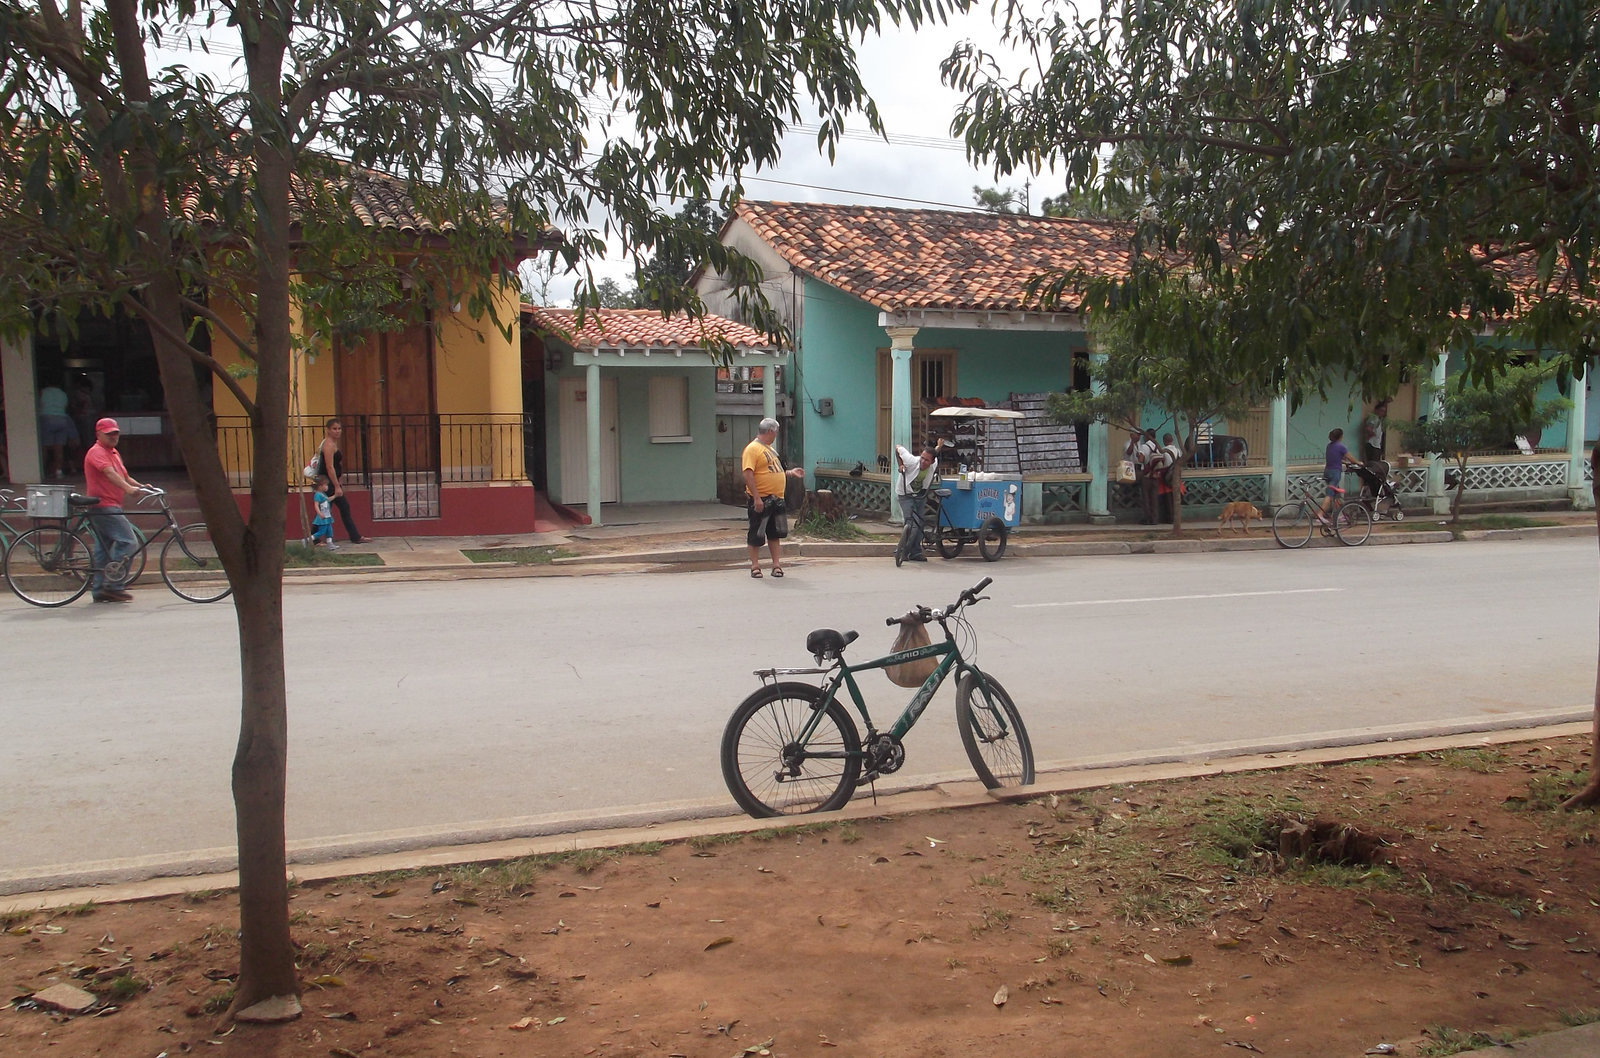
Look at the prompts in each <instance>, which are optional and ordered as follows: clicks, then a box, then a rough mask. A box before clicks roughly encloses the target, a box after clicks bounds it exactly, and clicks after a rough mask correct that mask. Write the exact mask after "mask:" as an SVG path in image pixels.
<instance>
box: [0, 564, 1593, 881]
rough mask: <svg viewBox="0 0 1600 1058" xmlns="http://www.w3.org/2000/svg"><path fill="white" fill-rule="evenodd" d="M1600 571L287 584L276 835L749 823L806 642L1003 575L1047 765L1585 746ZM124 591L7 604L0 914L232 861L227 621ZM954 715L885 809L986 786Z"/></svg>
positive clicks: (966, 570) (233, 703) (1000, 620)
mask: <svg viewBox="0 0 1600 1058" xmlns="http://www.w3.org/2000/svg"><path fill="white" fill-rule="evenodd" d="M1594 546H1595V545H1594V541H1593V540H1588V539H1572V540H1557V541H1549V542H1528V541H1519V542H1505V543H1460V544H1451V545H1419V546H1406V547H1366V548H1360V549H1343V548H1329V549H1312V550H1308V551H1305V552H1299V553H1289V552H1282V551H1263V552H1238V553H1216V554H1206V555H1188V556H1181V555H1171V556H1137V557H1109V558H1076V559H1074V558H1058V559H1043V558H1041V559H1027V560H1023V559H1007V560H1005V561H1002V562H1001V563H999V564H995V565H989V564H985V563H982V562H980V561H978V560H976V559H973V560H968V559H965V558H963V559H961V560H958V561H956V562H952V563H940V562H938V561H937V560H936V561H935V562H933V563H931V564H930V565H928V566H927V567H923V568H908V569H905V570H901V571H897V570H895V569H894V568H893V567H892V566H891V565H890V564H889V563H888V562H887V561H864V560H833V561H829V560H811V561H807V562H804V563H797V564H795V565H794V566H793V567H792V572H791V575H790V576H789V577H788V578H786V579H785V580H783V581H781V582H780V581H774V580H771V579H767V580H764V581H762V582H759V583H756V582H752V581H750V580H749V579H748V578H747V577H746V576H745V575H744V574H743V572H742V571H740V570H724V571H716V572H682V573H675V574H668V575H644V574H627V573H621V574H606V575H593V576H585V577H574V578H539V579H525V580H489V581H462V582H453V583H451V582H446V583H439V582H433V583H402V584H368V585H356V584H339V585H321V586H299V585H294V586H291V587H290V588H289V589H288V591H287V596H286V613H287V622H288V627H287V632H286V637H287V640H288V645H289V651H290V655H291V657H290V677H289V682H290V736H291V747H290V765H289V784H290V796H289V816H288V818H289V832H290V838H291V842H292V843H296V844H300V845H304V846H308V847H317V846H340V847H343V846H351V847H360V848H381V847H393V846H396V845H402V844H404V843H406V842H407V841H414V840H416V839H417V838H419V837H422V836H437V835H439V834H448V833H456V832H464V831H471V832H474V833H478V834H482V835H488V834H493V833H506V834H509V833H513V832H523V833H527V832H539V831H541V830H546V831H547V830H549V829H550V828H551V827H552V826H555V825H558V824H559V821H560V817H563V816H565V817H570V818H580V819H592V818H594V817H595V816H597V815H612V814H617V813H623V814H625V813H626V811H627V810H628V809H629V807H630V806H644V805H652V806H657V805H660V804H662V803H664V802H672V803H674V805H675V810H677V811H683V812H693V811H697V810H703V809H704V806H705V805H707V804H710V805H716V806H726V807H728V808H730V809H731V807H732V806H731V802H730V801H729V800H728V798H727V796H726V793H725V792H724V790H723V787H722V782H721V777H720V774H719V772H718V767H717V745H718V739H719V737H720V734H721V729H722V724H723V722H724V720H725V719H726V717H727V715H728V713H729V712H730V711H731V709H732V707H733V705H734V704H735V703H736V702H737V701H738V700H739V699H740V698H741V697H743V696H744V695H745V694H746V693H748V692H749V691H750V690H751V689H752V687H753V686H754V680H753V678H752V677H751V676H750V670H751V669H753V668H756V667H758V666H761V665H765V664H774V663H776V664H801V663H804V661H805V660H806V659H805V656H804V651H803V649H802V646H803V642H804V638H805V634H806V632H808V631H809V630H810V629H812V628H815V627H819V626H824V625H837V626H839V627H843V628H856V629H858V630H860V631H861V633H862V636H863V643H864V644H865V646H866V647H868V648H887V646H888V642H889V639H890V632H889V630H887V629H885V628H884V626H883V618H884V617H886V616H889V615H891V614H893V613H897V612H899V611H901V610H903V609H904V608H905V606H906V605H907V604H909V603H912V602H926V603H940V602H943V601H945V600H947V599H948V598H949V597H951V596H953V595H954V594H955V593H956V591H958V590H959V589H960V588H961V587H964V586H966V585H969V584H971V583H973V582H975V581H976V580H977V579H978V578H979V577H981V576H983V575H985V574H992V575H994V576H995V578H996V583H995V585H994V586H993V588H992V589H991V593H992V595H993V601H991V602H986V603H984V604H982V605H981V606H979V607H978V608H977V609H976V610H975V612H974V615H973V616H974V618H975V623H976V626H977V631H978V633H979V637H980V639H979V648H980V653H979V658H980V662H981V663H982V664H983V665H984V666H985V667H986V668H988V669H990V670H991V671H993V672H995V673H996V674H998V675H999V676H1000V677H1001V678H1002V679H1003V681H1004V682H1005V683H1006V685H1007V687H1008V688H1009V689H1010V690H1011V692H1012V696H1013V697H1014V698H1015V699H1016V700H1017V702H1018V703H1019V705H1020V707H1021V710H1022V712H1023V715H1024V717H1025V718H1026V720H1027V721H1028V726H1029V729H1030V731H1031V732H1032V734H1033V739H1034V745H1035V747H1036V752H1037V755H1038V757H1039V759H1040V761H1041V762H1054V763H1084V762H1093V761H1098V760H1111V759H1117V760H1121V759H1128V758H1148V757H1161V756H1167V755H1171V754H1184V755H1192V754H1201V755H1211V754H1216V753H1220V752H1223V751H1224V750H1225V748H1226V747H1229V746H1251V747H1259V746H1262V745H1275V744H1291V743H1296V742H1300V741H1304V740H1308V739H1310V740H1322V739H1331V740H1338V739H1349V740H1356V739H1358V738H1360V737H1365V736H1367V735H1370V734H1372V733H1373V732H1375V731H1376V732H1379V733H1380V734H1381V733H1384V732H1389V731H1394V732H1399V731H1414V730H1418V729H1437V728H1439V727H1441V726H1456V725H1494V724H1504V723H1506V722H1508V721H1514V720H1515V719H1516V718H1518V717H1523V716H1528V715H1538V716H1541V717H1542V716H1552V715H1558V716H1562V717H1581V716H1584V715H1587V711H1588V708H1589V702H1590V695H1591V691H1592V687H1593V678H1594V665H1595V660H1594V658H1595V650H1596V621H1595V615H1596V578H1595V564H1594ZM138 594H139V597H138V602H137V603H136V604H135V605H134V606H132V607H128V608H122V607H108V606H99V607H96V606H92V605H90V604H88V603H80V604H75V605H74V606H71V607H68V608H66V609H63V610H55V611H43V610H37V609H34V608H31V607H27V606H24V605H23V604H21V603H20V602H18V601H17V600H15V599H13V598H9V597H7V598H5V599H3V600H0V644H3V647H0V653H3V657H4V665H3V677H0V701H3V703H4V704H3V707H0V715H3V716H4V718H5V737H4V739H3V741H0V849H4V850H5V855H4V859H3V861H0V883H3V882H4V881H5V880H6V878H7V877H8V876H10V877H12V878H13V880H15V879H16V878H17V877H18V876H19V875H22V874H30V875H32V874H38V873H40V872H41V871H43V872H44V873H49V872H48V871H46V870H45V869H46V868H47V867H51V866H55V865H75V866H82V865H83V864H85V863H86V862H88V861H105V860H124V859H127V858H134V857H148V858H150V859H151V860H152V861H164V860H170V859H184V858H190V857H194V856H195V855H196V854H199V853H202V852H204V850H213V853H214V854H215V855H217V856H226V855H227V852H228V847H229V846H230V845H231V843H232V841H233V831H232V827H233V817H232V809H231V802H230V794H229V787H228V781H229V765H230V763H231V759H232V755H233V749H234V741H235V738H236V735H237V722H238V665H237V646H236V636H235V626H234V624H233V613H232V610H231V608H230V607H229V605H228V604H226V603H224V604H219V605H215V606H194V605H191V604H187V603H184V602H181V601H179V600H177V599H175V598H174V597H172V596H171V595H170V594H169V593H167V592H165V591H164V590H161V589H159V588H157V589H156V590H148V591H141V592H139V593H138ZM330 658H331V659H334V660H332V661H330V660H329V659H330ZM113 672H116V673H118V674H119V675H117V676H115V677H111V676H110V674H111V673H113ZM868 686H869V687H870V688H873V689H874V690H877V691H879V692H881V697H879V698H877V699H874V701H875V702H877V703H881V708H882V712H883V715H884V717H885V718H887V716H888V715H889V714H890V712H891V709H893V708H898V705H899V704H900V702H902V701H903V700H904V694H905V692H900V691H898V690H895V689H893V688H891V687H890V686H889V684H888V683H887V682H886V681H883V680H881V679H878V678H876V677H875V678H874V682H871V683H869V684H868ZM894 695H899V696H900V697H899V698H895V697H894ZM949 696H950V691H949V690H948V689H946V690H944V691H942V692H941V695H940V698H939V699H936V701H935V705H934V707H933V708H932V709H930V711H929V712H928V714H927V715H926V716H925V717H924V718H923V721H922V724H921V725H919V727H918V728H917V729H916V730H915V731H913V732H912V734H911V736H910V738H909V739H908V750H909V759H908V762H907V765H906V767H905V769H904V770H903V771H902V772H901V773H900V774H899V775H898V776H896V779H897V780H903V781H916V780H923V781H925V780H926V779H927V778H928V777H929V776H932V775H938V774H946V773H948V774H968V773H967V766H966V763H965V758H964V757H963V756H962V752H961V748H960V744H959V741H958V740H957V738H956V734H955V731H954V725H953V724H951V723H949V722H948V720H947V717H948V715H949V713H948V702H949V700H950V698H949ZM941 703H944V704H943V706H941ZM202 858H203V857H202ZM62 873H65V872H62Z"/></svg>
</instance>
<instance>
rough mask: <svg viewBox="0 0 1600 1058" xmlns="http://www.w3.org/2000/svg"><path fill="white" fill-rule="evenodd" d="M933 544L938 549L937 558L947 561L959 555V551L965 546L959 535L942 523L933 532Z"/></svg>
mask: <svg viewBox="0 0 1600 1058" xmlns="http://www.w3.org/2000/svg"><path fill="white" fill-rule="evenodd" d="M934 542H935V544H936V545H937V546H938V548H939V557H940V558H947V559H948V558H955V557H956V556H957V555H959V554H961V549H962V548H963V547H965V546H966V541H965V540H963V539H961V533H960V532H959V531H957V530H956V529H953V528H951V527H950V526H948V525H945V524H944V523H943V522H940V523H939V526H938V527H937V528H936V529H935V530H934Z"/></svg>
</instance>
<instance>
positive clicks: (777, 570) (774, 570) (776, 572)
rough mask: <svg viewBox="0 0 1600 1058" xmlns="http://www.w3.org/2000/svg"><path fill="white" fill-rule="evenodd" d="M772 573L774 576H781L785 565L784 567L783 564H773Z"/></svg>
mask: <svg viewBox="0 0 1600 1058" xmlns="http://www.w3.org/2000/svg"><path fill="white" fill-rule="evenodd" d="M772 575H773V576H774V577H781V576H783V567H782V566H773V567H772Z"/></svg>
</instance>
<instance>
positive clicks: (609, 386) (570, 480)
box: [560, 375, 622, 506]
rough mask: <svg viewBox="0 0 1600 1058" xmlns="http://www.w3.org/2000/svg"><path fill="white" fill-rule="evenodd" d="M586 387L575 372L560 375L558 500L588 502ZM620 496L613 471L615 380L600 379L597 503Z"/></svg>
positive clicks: (587, 388) (587, 394) (619, 481)
mask: <svg viewBox="0 0 1600 1058" xmlns="http://www.w3.org/2000/svg"><path fill="white" fill-rule="evenodd" d="M588 400H589V387H588V383H587V381H586V380H585V379H583V378H582V377H580V376H576V375H563V376H562V378H561V413H560V419H561V502H562V503H565V504H567V505H569V506H576V505H578V504H580V503H588V502H589V408H588ZM621 498H622V486H621V475H620V474H619V473H618V470H617V380H616V379H615V378H602V379H601V380H600V502H601V503H616V502H617V501H618V500H620V499H621Z"/></svg>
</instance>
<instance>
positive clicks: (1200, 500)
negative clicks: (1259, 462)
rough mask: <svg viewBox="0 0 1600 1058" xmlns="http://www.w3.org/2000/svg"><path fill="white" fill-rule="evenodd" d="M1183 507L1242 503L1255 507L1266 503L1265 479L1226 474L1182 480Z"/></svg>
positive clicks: (1252, 475) (1255, 476)
mask: <svg viewBox="0 0 1600 1058" xmlns="http://www.w3.org/2000/svg"><path fill="white" fill-rule="evenodd" d="M1183 483H1184V485H1185V486H1187V491H1185V493H1184V496H1183V505H1184V506H1185V507H1221V506H1223V505H1224V504H1228V503H1234V502H1236V501H1240V500H1242V501H1244V502H1246V503H1254V504H1257V505H1260V504H1263V503H1266V502H1267V479H1266V477H1264V476H1263V475H1260V474H1228V475H1218V476H1213V475H1210V474H1207V475H1204V476H1199V475H1197V476H1195V477H1192V478H1188V477H1186V478H1184V479H1183Z"/></svg>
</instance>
